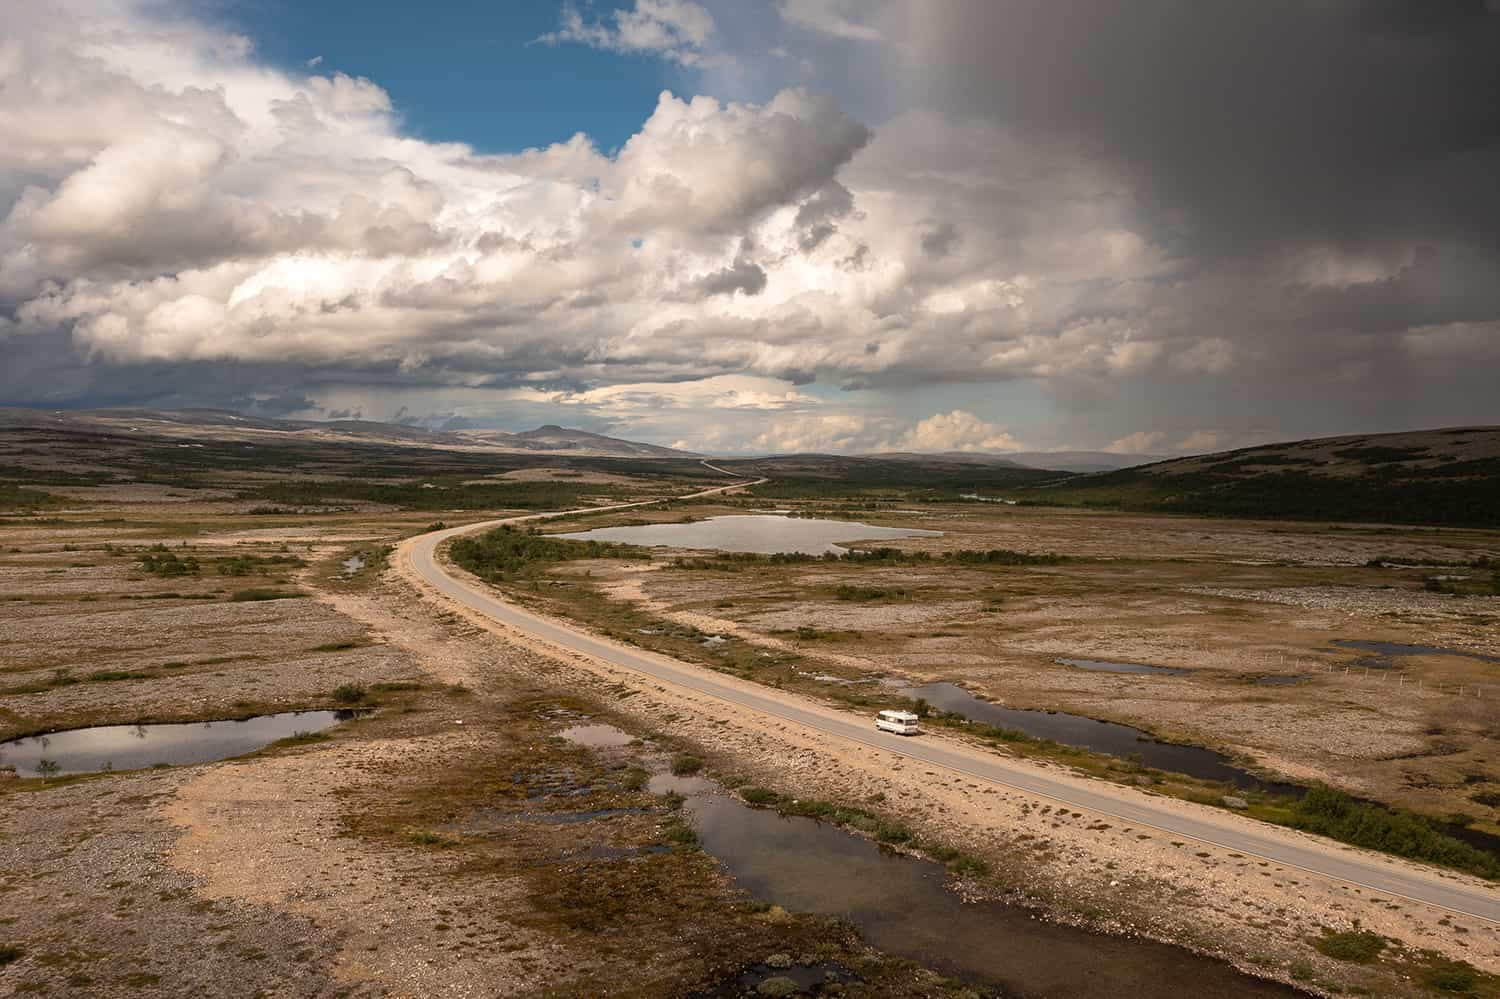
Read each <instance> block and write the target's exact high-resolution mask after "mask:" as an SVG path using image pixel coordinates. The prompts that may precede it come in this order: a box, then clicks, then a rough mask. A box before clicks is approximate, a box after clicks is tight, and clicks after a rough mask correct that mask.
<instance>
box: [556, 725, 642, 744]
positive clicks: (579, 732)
mask: <svg viewBox="0 0 1500 999" xmlns="http://www.w3.org/2000/svg"><path fill="white" fill-rule="evenodd" d="M557 734H558V735H560V736H562V737H563V738H564V739H567V740H568V741H569V742H571V743H573V744H574V745H575V746H588V747H589V748H591V749H612V748H615V747H618V746H628V745H630V744H631V743H632V742H634V741H635V736H633V735H631V734H630V733H629V732H622V731H620V730H619V729H617V728H615V727H614V726H613V725H602V724H594V725H571V726H569V727H568V728H565V729H563V730H562V731H561V732H559V733H557Z"/></svg>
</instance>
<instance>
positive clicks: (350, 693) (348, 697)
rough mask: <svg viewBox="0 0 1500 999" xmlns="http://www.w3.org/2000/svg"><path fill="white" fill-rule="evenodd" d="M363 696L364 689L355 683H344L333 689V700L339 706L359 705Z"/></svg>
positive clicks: (364, 693)
mask: <svg viewBox="0 0 1500 999" xmlns="http://www.w3.org/2000/svg"><path fill="white" fill-rule="evenodd" d="M365 696H366V692H365V688H363V687H361V686H360V685H359V684H357V683H344V684H340V685H339V686H337V687H335V688H333V699H334V700H335V701H336V702H338V703H339V704H359V703H360V702H362V701H363V700H364V699H365Z"/></svg>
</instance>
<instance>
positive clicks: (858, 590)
mask: <svg viewBox="0 0 1500 999" xmlns="http://www.w3.org/2000/svg"><path fill="white" fill-rule="evenodd" d="M834 596H836V597H837V598H838V599H840V600H851V601H870V600H903V599H905V598H906V591H905V590H899V589H892V590H888V589H885V588H883V587H879V586H855V585H853V584H852V583H841V584H839V586H838V588H837V589H836V590H834Z"/></svg>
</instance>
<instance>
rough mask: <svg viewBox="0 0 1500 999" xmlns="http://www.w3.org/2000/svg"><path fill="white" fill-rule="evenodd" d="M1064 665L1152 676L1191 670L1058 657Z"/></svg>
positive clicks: (1169, 674)
mask: <svg viewBox="0 0 1500 999" xmlns="http://www.w3.org/2000/svg"><path fill="white" fill-rule="evenodd" d="M1055 661H1056V662H1058V663H1061V664H1062V665H1064V666H1072V667H1074V668H1075V669H1086V670H1092V671H1094V672H1095V673H1145V674H1148V675H1152V676H1183V675H1185V674H1187V673H1190V672H1192V671H1191V670H1185V669H1178V668H1176V667H1174V666H1145V665H1142V664H1141V663H1112V662H1107V661H1105V660H1102V659H1058V660H1055Z"/></svg>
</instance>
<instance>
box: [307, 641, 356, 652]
mask: <svg viewBox="0 0 1500 999" xmlns="http://www.w3.org/2000/svg"><path fill="white" fill-rule="evenodd" d="M357 648H359V643H358V642H326V643H324V644H322V645H314V646H313V647H312V651H314V652H343V651H344V650H345V649H357Z"/></svg>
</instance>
